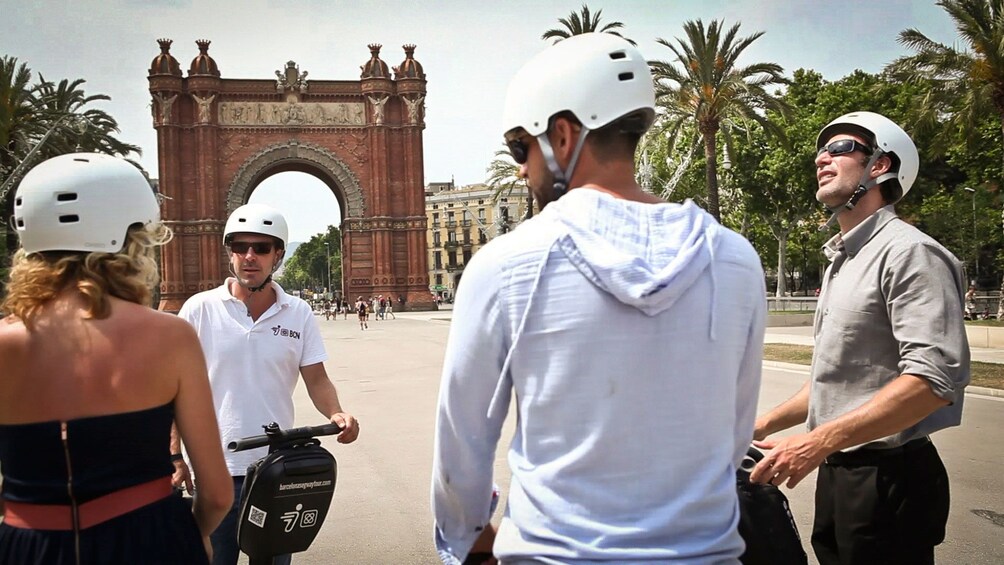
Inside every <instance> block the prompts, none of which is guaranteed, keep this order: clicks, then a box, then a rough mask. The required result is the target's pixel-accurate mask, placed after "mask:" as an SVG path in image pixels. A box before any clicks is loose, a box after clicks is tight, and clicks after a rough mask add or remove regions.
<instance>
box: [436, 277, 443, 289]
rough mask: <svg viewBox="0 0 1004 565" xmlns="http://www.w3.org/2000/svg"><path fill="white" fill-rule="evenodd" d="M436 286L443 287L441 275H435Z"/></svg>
mask: <svg viewBox="0 0 1004 565" xmlns="http://www.w3.org/2000/svg"><path fill="white" fill-rule="evenodd" d="M436 286H443V275H436Z"/></svg>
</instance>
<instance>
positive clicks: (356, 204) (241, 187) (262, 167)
mask: <svg viewBox="0 0 1004 565" xmlns="http://www.w3.org/2000/svg"><path fill="white" fill-rule="evenodd" d="M287 162H294V163H309V164H311V165H313V166H315V167H317V168H318V169H320V170H322V171H325V172H326V173H328V174H329V175H331V178H332V179H334V181H335V183H336V184H337V185H338V188H340V189H341V190H342V194H343V195H344V197H345V206H346V208H347V210H346V212H347V214H346V216H347V217H350V218H352V217H355V218H358V217H362V216H365V215H366V198H365V196H364V195H363V190H362V187H361V186H360V185H359V179H357V178H356V176H355V175H354V174H352V171H351V170H349V168H348V167H346V166H345V164H344V163H343V162H342V161H341V160H340V159H338V158H337V157H335V156H334V155H333V154H332V153H331V152H329V151H328V150H326V149H324V148H323V147H318V146H316V145H312V144H309V143H301V142H298V141H289V142H286V143H276V144H273V145H270V146H268V147H265V148H263V149H262V150H261V151H258V152H257V153H255V154H254V155H252V156H251V157H249V158H248V159H247V160H246V161H245V162H244V164H243V165H241V167H240V169H238V170H237V174H236V175H235V176H234V180H233V182H231V183H230V187H229V189H228V190H227V215H229V214H230V212H233V211H234V210H236V209H237V208H238V207H240V206H241V205H242V204H244V203H245V202H247V199H248V196H250V193H251V190H252V189H253V188H254V184H255V181H256V179H259V178H261V174H262V173H264V172H266V171H267V170H268V169H271V168H273V167H275V166H277V165H281V164H283V163H287Z"/></svg>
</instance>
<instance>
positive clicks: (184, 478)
mask: <svg viewBox="0 0 1004 565" xmlns="http://www.w3.org/2000/svg"><path fill="white" fill-rule="evenodd" d="M171 486H173V487H174V488H177V489H180V488H184V489H185V491H186V492H187V493H188V494H192V493H193V492H194V489H193V485H192V473H191V472H189V470H188V464H187V463H185V460H184V459H179V460H177V461H175V462H174V474H173V475H171Z"/></svg>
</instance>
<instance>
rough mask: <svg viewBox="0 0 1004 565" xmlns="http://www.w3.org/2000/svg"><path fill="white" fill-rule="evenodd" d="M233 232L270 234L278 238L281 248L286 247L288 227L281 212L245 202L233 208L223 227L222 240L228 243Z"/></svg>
mask: <svg viewBox="0 0 1004 565" xmlns="http://www.w3.org/2000/svg"><path fill="white" fill-rule="evenodd" d="M235 233H257V234H261V235H270V236H272V237H274V238H276V239H278V240H279V242H280V244H281V249H285V248H286V242H287V240H288V239H289V228H288V227H287V226H286V218H283V217H282V213H281V212H279V211H278V210H276V209H275V208H272V207H271V206H266V205H264V204H245V205H243V206H241V207H240V208H237V209H236V210H234V212H233V213H232V214H230V217H229V218H227V225H226V226H225V227H224V228H223V242H224V243H230V239H231V237H233V234H235Z"/></svg>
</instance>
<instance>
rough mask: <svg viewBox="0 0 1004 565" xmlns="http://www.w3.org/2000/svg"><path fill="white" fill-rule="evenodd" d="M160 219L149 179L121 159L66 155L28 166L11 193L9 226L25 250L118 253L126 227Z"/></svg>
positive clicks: (123, 241)
mask: <svg viewBox="0 0 1004 565" xmlns="http://www.w3.org/2000/svg"><path fill="white" fill-rule="evenodd" d="M158 221H160V205H159V203H158V202H157V196H156V194H155V193H154V191H153V187H151V186H150V182H149V181H148V180H147V179H146V177H145V176H143V173H141V172H140V170H139V169H137V168H136V167H135V166H134V165H132V164H131V163H129V162H128V161H126V160H124V159H120V158H118V157H112V156H111V155H104V154H100V153H70V154H67V155H60V156H58V157H53V158H52V159H49V160H47V161H43V162H42V163H40V164H39V165H37V166H36V167H35V168H33V169H31V170H30V171H29V172H28V174H27V175H25V177H24V179H22V180H21V184H20V185H19V186H18V188H17V192H16V193H15V194H14V218H13V224H14V230H15V231H16V232H17V234H18V237H19V238H20V240H21V247H22V248H24V250H25V253H28V254H31V253H41V252H46V251H68V252H95V251H96V252H104V253H118V252H120V251H122V248H123V247H124V246H125V244H126V235H127V233H128V231H129V228H130V227H132V226H145V225H147V224H150V223H153V222H158Z"/></svg>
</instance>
